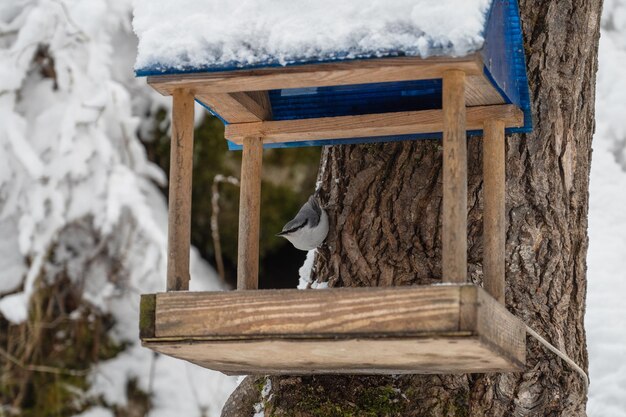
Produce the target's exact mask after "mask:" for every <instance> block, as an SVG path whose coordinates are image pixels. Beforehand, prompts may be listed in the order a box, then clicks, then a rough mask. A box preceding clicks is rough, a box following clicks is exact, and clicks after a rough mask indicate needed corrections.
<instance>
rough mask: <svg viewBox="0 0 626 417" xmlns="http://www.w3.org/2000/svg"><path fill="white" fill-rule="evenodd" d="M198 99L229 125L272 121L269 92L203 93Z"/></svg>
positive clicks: (198, 95)
mask: <svg viewBox="0 0 626 417" xmlns="http://www.w3.org/2000/svg"><path fill="white" fill-rule="evenodd" d="M196 99H197V100H198V101H200V102H201V103H202V104H204V105H206V106H207V107H209V108H210V109H211V110H213V111H214V112H215V113H217V114H219V115H220V117H221V118H222V119H224V120H226V121H228V122H229V123H250V122H260V121H263V120H271V119H272V111H271V105H270V101H269V96H268V95H267V91H250V92H247V93H246V92H238V93H203V94H197V95H196Z"/></svg>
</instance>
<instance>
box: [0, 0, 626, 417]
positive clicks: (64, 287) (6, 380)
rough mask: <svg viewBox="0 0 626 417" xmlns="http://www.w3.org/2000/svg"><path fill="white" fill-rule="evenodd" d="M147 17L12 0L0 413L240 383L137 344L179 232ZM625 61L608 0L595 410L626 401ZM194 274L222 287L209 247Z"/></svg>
mask: <svg viewBox="0 0 626 417" xmlns="http://www.w3.org/2000/svg"><path fill="white" fill-rule="evenodd" d="M131 15H132V10H131V1H130V0H90V1H78V0H8V1H7V0H3V1H2V2H0V315H1V316H0V366H1V367H2V371H0V372H1V375H0V402H1V408H0V416H2V415H11V414H12V413H13V412H17V411H18V410H19V409H22V410H23V413H24V414H23V415H29V416H38V417H40V416H47V415H73V414H74V415H81V416H83V417H87V416H89V417H110V416H116V417H117V416H134V415H144V413H145V412H146V411H147V410H148V409H150V410H151V411H150V416H153V417H156V416H172V415H181V416H190V417H193V416H198V417H200V416H203V417H204V416H218V415H219V412H220V409H221V406H222V404H223V402H224V401H225V400H226V398H227V396H228V394H229V393H230V392H231V391H232V390H233V388H234V387H235V385H236V380H235V379H234V378H229V377H225V376H223V375H221V374H219V373H214V372H210V371H207V370H204V369H200V368H197V367H195V366H193V365H191V364H188V363H185V362H181V361H177V360H174V359H169V358H166V357H163V356H154V355H153V354H152V353H151V352H150V351H149V350H147V349H143V348H141V347H140V346H139V343H138V339H137V328H138V324H137V319H138V301H139V294H140V293H142V292H155V291H160V290H163V287H164V278H163V277H164V276H165V243H166V234H165V232H166V231H165V226H166V202H165V200H164V198H163V196H162V193H161V192H160V190H159V187H162V186H163V185H164V184H165V181H166V176H165V174H164V172H163V170H162V169H161V168H159V167H158V166H156V165H155V164H153V163H152V162H150V161H149V160H148V158H147V154H146V149H145V147H144V145H143V143H142V140H143V141H146V140H150V138H151V135H152V133H151V132H152V131H153V128H154V124H155V123H158V119H157V118H155V115H156V113H157V110H158V109H162V108H165V109H167V106H168V103H167V100H163V98H162V97H160V96H158V95H157V94H155V93H153V92H152V91H151V89H149V88H147V87H146V85H145V80H143V79H135V78H134V76H133V73H132V68H133V64H134V60H135V55H136V38H135V36H134V34H133V32H132V28H131ZM624 68H626V0H606V1H605V10H604V15H603V25H602V38H601V42H600V69H599V73H598V86H597V106H596V107H597V129H596V137H595V139H594V152H593V164H592V172H591V190H590V218H589V235H590V247H589V258H588V282H589V292H588V306H587V318H586V325H587V334H588V347H589V354H590V374H591V375H590V376H591V381H592V384H591V390H590V399H589V405H588V411H589V415H590V416H592V417H626V360H625V359H624V358H626V303H624V302H623V300H622V298H623V297H624V294H626V209H624V207H626V77H625V76H624ZM198 114H199V115H202V112H200V111H199V112H198ZM199 117H201V116H199ZM198 122H200V120H198ZM191 282H192V285H193V286H194V288H195V289H218V288H222V286H223V284H222V283H221V282H222V281H221V280H219V279H218V277H217V275H216V274H215V272H214V271H213V269H212V268H211V267H210V266H209V265H208V264H207V263H205V261H203V260H202V259H201V257H200V256H199V255H198V253H197V252H194V254H193V259H192V281H191ZM295 285H296V282H295V281H294V284H293V286H295ZM29 303H30V305H29ZM59 317H60V318H62V319H63V320H62V323H61V322H58V320H57V319H58V318H59ZM50 320H52V322H54V320H57V322H54V324H55V325H54V326H52V325H51V324H50ZM78 340H80V341H81V346H83V347H82V348H81V349H80V350H79V349H78V347H77V341H78ZM33 364H35V365H33ZM37 364H40V365H37ZM43 364H45V365H43ZM85 364H91V368H90V370H89V371H87V370H85V366H86V365H85ZM28 407H30V408H28Z"/></svg>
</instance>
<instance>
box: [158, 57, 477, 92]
mask: <svg viewBox="0 0 626 417" xmlns="http://www.w3.org/2000/svg"><path fill="white" fill-rule="evenodd" d="M450 69H459V70H462V71H464V72H465V73H466V74H472V75H480V74H482V71H483V62H482V58H481V56H480V54H472V55H469V56H467V57H462V58H448V57H432V58H427V59H422V58H418V57H399V58H381V59H363V60H352V61H343V62H329V63H323V64H310V65H294V66H286V67H271V68H259V69H254V70H238V71H226V72H205V73H194V74H175V75H158V76H151V77H148V84H150V85H151V86H152V87H153V88H154V89H155V90H157V91H158V92H160V93H161V94H164V95H170V94H172V92H173V91H174V90H176V89H177V88H188V89H192V90H193V91H194V92H195V93H196V94H204V93H231V92H236V91H266V90H275V89H281V88H304V87H324V86H333V85H350V84H366V83H380V82H392V81H409V80H426V79H434V78H441V77H442V75H443V73H444V72H445V71H447V70H450Z"/></svg>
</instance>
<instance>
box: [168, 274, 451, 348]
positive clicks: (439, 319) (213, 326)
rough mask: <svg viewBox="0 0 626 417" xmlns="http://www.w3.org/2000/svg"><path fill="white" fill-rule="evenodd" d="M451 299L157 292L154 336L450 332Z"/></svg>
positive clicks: (376, 292)
mask: <svg viewBox="0 0 626 417" xmlns="http://www.w3.org/2000/svg"><path fill="white" fill-rule="evenodd" d="M459 294H460V292H459V287H456V286H433V287H405V288H400V289H398V288H337V289H332V290H319V291H300V290H264V291H254V292H252V291H229V292H213V293H198V292H187V293H161V294H158V295H157V305H158V311H157V316H156V323H157V324H156V336H157V337H160V338H163V337H183V336H184V337H212V338H217V337H221V338H233V337H244V336H245V337H253V336H268V335H274V336H276V335H282V336H284V337H287V336H289V337H299V336H302V335H306V337H323V336H333V337H335V336H337V335H338V334H344V335H345V334H352V335H361V334H364V333H367V332H374V333H376V334H378V335H394V334H395V335H398V334H415V333H423V332H426V333H428V332H435V331H436V332H443V331H445V332H456V331H458V330H459V323H458V321H459V317H458V316H459Z"/></svg>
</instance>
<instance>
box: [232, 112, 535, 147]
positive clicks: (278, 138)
mask: <svg viewBox="0 0 626 417" xmlns="http://www.w3.org/2000/svg"><path fill="white" fill-rule="evenodd" d="M523 117H524V116H523V113H522V111H521V110H520V109H518V108H517V107H515V106H514V105H510V104H503V105H494V106H478V107H470V108H468V109H467V128H468V129H471V130H480V129H482V128H483V124H484V122H485V120H488V119H492V118H499V119H502V120H504V121H505V122H506V126H507V127H513V126H521V125H523ZM443 130H444V112H443V110H422V111H412V112H395V113H381V114H368V115H361V116H339V117H323V118H318V119H303V120H281V121H267V122H258V123H239V124H229V125H227V126H226V130H225V136H226V138H228V139H229V140H231V141H233V142H234V143H236V144H242V141H243V139H244V138H245V137H248V136H251V135H260V136H261V137H262V138H263V142H264V143H280V142H299V141H310V140H322V139H345V138H355V137H356V138H358V137H373V136H391V135H408V134H419V133H433V132H441V131H443ZM463 143H465V136H463Z"/></svg>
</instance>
